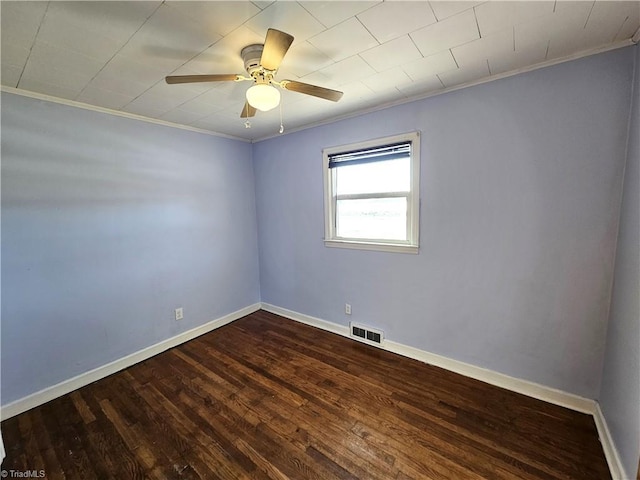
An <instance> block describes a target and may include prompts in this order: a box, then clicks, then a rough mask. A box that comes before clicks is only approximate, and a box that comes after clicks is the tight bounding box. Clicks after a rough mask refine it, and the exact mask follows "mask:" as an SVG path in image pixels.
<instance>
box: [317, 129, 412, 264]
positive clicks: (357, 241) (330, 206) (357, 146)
mask: <svg viewBox="0 0 640 480" xmlns="http://www.w3.org/2000/svg"><path fill="white" fill-rule="evenodd" d="M401 142H411V161H410V165H411V169H410V172H411V173H410V175H411V190H410V192H408V193H406V192H397V193H396V192H393V193H377V194H375V193H374V194H364V195H363V194H354V195H340V199H359V198H384V197H406V198H407V240H406V241H404V240H397V241H396V240H378V239H361V238H344V237H338V236H337V234H336V203H337V200H338V197H337V196H336V184H335V183H336V182H335V176H334V175H333V174H332V169H331V168H329V158H330V156H331V155H335V154H338V153H343V152H352V151H357V150H367V149H370V148H375V147H379V146H383V145H390V144H394V143H401ZM322 157H323V177H324V221H325V224H324V225H325V226H324V234H325V237H324V244H325V246H327V247H338V248H354V249H359V250H377V251H382V252H399V253H414V254H417V253H418V250H419V236H420V133H419V132H410V133H404V134H401V135H393V136H390V137H383V138H377V139H375V140H369V141H366V142H360V143H353V144H350V145H340V146H336V147H330V148H325V149H323V150H322Z"/></svg>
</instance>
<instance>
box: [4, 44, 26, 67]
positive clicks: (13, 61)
mask: <svg viewBox="0 0 640 480" xmlns="http://www.w3.org/2000/svg"><path fill="white" fill-rule="evenodd" d="M30 52H31V50H30V49H29V48H26V47H22V46H20V45H16V44H13V43H8V42H2V52H1V53H0V58H1V59H2V63H5V64H7V65H13V66H15V67H18V68H20V70H22V68H23V67H24V64H25V63H27V59H28V58H29V53H30Z"/></svg>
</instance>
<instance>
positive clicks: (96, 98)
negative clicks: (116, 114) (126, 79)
mask: <svg viewBox="0 0 640 480" xmlns="http://www.w3.org/2000/svg"><path fill="white" fill-rule="evenodd" d="M134 98H135V97H133V96H131V95H124V94H122V93H118V92H112V91H110V90H105V89H103V88H98V87H94V86H88V87H87V88H85V89H84V90H83V91H82V93H80V95H78V97H77V98H76V100H77V101H78V102H84V103H88V104H90V105H98V106H99V107H104V108H111V109H113V110H120V109H121V108H122V107H124V106H125V105H126V104H128V103H129V102H131V101H132V100H133V99H134Z"/></svg>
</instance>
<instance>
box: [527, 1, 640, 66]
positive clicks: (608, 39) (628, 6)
mask: <svg viewBox="0 0 640 480" xmlns="http://www.w3.org/2000/svg"><path fill="white" fill-rule="evenodd" d="M635 7H638V8H640V4H639V3H638V2H595V4H594V5H593V8H592V9H591V10H590V13H589V15H588V20H586V24H583V27H584V28H580V26H579V25H576V24H575V21H573V22H572V21H571V20H570V19H565V20H564V21H558V22H557V24H556V30H555V31H554V32H553V34H552V35H551V38H550V42H549V50H548V54H547V58H548V59H552V58H560V57H564V56H568V55H571V54H575V53H577V52H580V51H584V50H589V49H593V48H596V47H600V46H603V45H607V44H610V43H612V42H614V41H615V40H616V38H618V35H619V34H620V33H621V31H622V30H624V29H625V25H627V27H626V28H629V31H635V29H637V27H638V26H640V19H639V18H638V11H637V9H636V8H635ZM580 18H581V17H580ZM630 26H631V27H630ZM633 26H635V28H633ZM523 30H524V29H523ZM529 34H533V32H529ZM516 38H517V37H516Z"/></svg>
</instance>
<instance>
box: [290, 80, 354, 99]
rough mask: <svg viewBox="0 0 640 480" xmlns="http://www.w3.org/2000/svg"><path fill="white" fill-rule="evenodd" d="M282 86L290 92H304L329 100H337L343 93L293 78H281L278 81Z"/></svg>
mask: <svg viewBox="0 0 640 480" xmlns="http://www.w3.org/2000/svg"><path fill="white" fill-rule="evenodd" d="M280 85H281V86H282V88H284V89H286V90H291V91H292V92H299V93H304V94H307V95H313V96H314V97H319V98H324V99H325V100H331V101H332V102H337V101H338V100H340V99H341V98H342V95H343V93H342V92H339V91H337V90H331V89H330V88H324V87H317V86H316V85H310V84H308V83H302V82H296V81H295V80H283V81H282V82H280Z"/></svg>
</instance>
